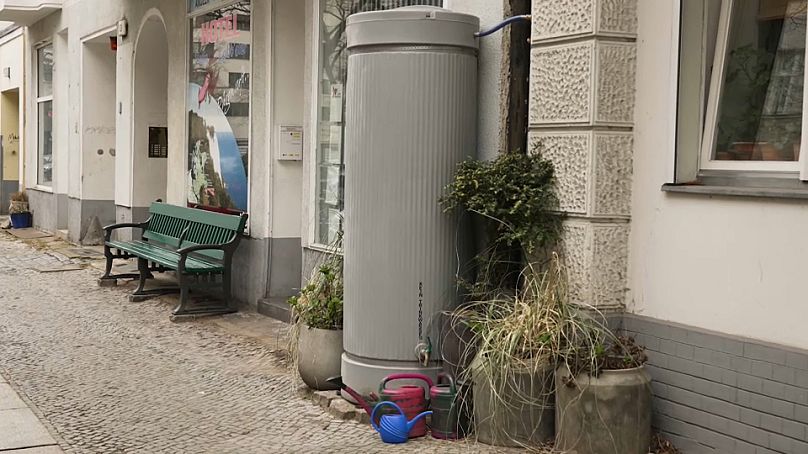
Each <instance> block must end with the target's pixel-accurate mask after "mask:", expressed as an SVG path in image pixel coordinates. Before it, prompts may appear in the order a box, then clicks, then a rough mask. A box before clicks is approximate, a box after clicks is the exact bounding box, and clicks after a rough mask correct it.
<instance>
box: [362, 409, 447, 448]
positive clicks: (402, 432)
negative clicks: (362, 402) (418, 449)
mask: <svg viewBox="0 0 808 454" xmlns="http://www.w3.org/2000/svg"><path fill="white" fill-rule="evenodd" d="M385 405H389V406H391V407H394V408H395V409H396V410H397V411H398V414H397V415H382V418H381V420H380V421H379V424H378V425H376V412H377V411H379V409H380V408H382V407H384V406H385ZM431 414H432V412H431V411H425V412H423V413H421V414H419V415H418V416H416V417H414V418H412V421H409V422H408V421H407V417H406V416H404V411H402V410H401V407H399V406H398V405H396V404H395V403H394V402H390V401H389V400H385V401H382V402H379V403H378V404H376V406H375V407H373V412H371V414H370V424H371V425H372V426H373V428H374V429H376V432H379V435H381V436H382V441H383V442H385V443H404V442H405V441H407V438H408V434H409V433H410V429H412V426H414V425H415V423H417V422H418V420H419V419H421V418H423V417H424V416H426V415H431Z"/></svg>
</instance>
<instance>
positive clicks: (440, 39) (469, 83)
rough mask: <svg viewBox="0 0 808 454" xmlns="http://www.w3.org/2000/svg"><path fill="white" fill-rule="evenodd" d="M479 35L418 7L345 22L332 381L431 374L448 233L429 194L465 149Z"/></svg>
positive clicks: (471, 132) (450, 228)
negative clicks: (337, 372) (339, 272)
mask: <svg viewBox="0 0 808 454" xmlns="http://www.w3.org/2000/svg"><path fill="white" fill-rule="evenodd" d="M478 30H479V19H478V18H477V17H475V16H470V15H467V14H460V13H455V12H452V11H449V10H445V9H442V8H435V7H425V6H415V7H406V8H398V9H393V10H388V11H379V12H369V13H359V14H355V15H353V16H351V17H349V18H348V22H347V29H346V33H347V38H348V49H349V57H348V80H347V87H346V96H347V100H346V102H347V104H346V108H347V113H346V120H345V125H346V129H345V240H344V253H345V265H344V279H345V313H344V329H345V331H344V341H345V353H344V354H343V356H342V375H343V380H344V381H345V383H346V384H348V385H349V386H351V387H353V388H355V389H356V390H357V391H359V392H361V393H363V394H367V393H369V392H371V391H376V390H377V387H378V384H379V382H380V381H381V379H382V378H383V377H384V376H386V375H388V374H391V373H398V372H419V373H423V374H427V375H430V376H432V377H433V378H434V377H435V375H436V374H437V372H438V371H439V370H440V368H441V366H440V361H439V359H440V349H439V348H440V346H439V332H440V324H441V323H440V320H441V312H442V311H444V310H447V309H450V308H452V307H453V306H454V305H455V304H456V302H457V301H456V300H457V289H456V277H455V276H456V273H457V270H458V250H457V247H458V244H459V241H458V234H459V232H458V225H457V222H456V219H455V218H454V217H453V216H451V215H449V214H447V213H444V212H443V211H442V210H441V207H440V205H439V203H438V199H439V197H440V196H441V194H442V193H443V189H444V187H445V186H446V185H447V184H449V183H450V181H451V179H452V177H453V175H454V172H455V170H456V168H457V164H458V163H459V162H460V161H462V160H464V159H466V158H468V157H470V156H474V155H475V154H476V134H477V133H476V125H477V38H475V37H474V33H475V32H477V31H478ZM427 338H428V339H429V340H430V341H431V343H432V353H431V356H430V357H429V360H428V362H427V363H426V364H423V362H421V361H419V358H418V356H417V353H416V350H417V349H418V348H419V344H422V342H423V341H426V340H427ZM421 348H423V344H422V345H421Z"/></svg>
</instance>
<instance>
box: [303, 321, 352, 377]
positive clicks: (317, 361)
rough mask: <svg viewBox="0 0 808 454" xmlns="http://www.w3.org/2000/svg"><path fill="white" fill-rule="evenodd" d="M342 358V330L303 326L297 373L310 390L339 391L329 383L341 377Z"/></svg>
mask: <svg viewBox="0 0 808 454" xmlns="http://www.w3.org/2000/svg"><path fill="white" fill-rule="evenodd" d="M341 357H342V330H331V329H318V328H309V327H308V326H303V327H301V328H300V337H299V338H298V343H297V371H298V373H299V374H300V378H302V379H303V382H304V383H306V385H308V386H309V388H312V389H316V390H318V391H327V390H332V389H337V386H336V385H333V384H331V383H328V382H327V381H326V380H328V379H329V378H331V377H335V376H337V375H340V358H341Z"/></svg>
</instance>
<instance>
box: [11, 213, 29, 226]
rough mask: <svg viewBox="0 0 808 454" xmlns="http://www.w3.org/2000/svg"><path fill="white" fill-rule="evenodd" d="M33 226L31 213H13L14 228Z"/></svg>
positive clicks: (12, 224) (12, 222)
mask: <svg viewBox="0 0 808 454" xmlns="http://www.w3.org/2000/svg"><path fill="white" fill-rule="evenodd" d="M28 227H31V213H14V214H12V215H11V228H12V229H25V228H28Z"/></svg>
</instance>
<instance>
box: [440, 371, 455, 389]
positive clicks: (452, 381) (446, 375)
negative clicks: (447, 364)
mask: <svg viewBox="0 0 808 454" xmlns="http://www.w3.org/2000/svg"><path fill="white" fill-rule="evenodd" d="M443 378H445V379H446V380H447V381H448V382H449V389H450V390H451V391H452V394H456V393H457V388H455V382H454V379H453V378H452V376H451V375H449V374H447V373H445V372H441V373H439V374H438V384H440V382H442V381H443V380H442V379H443Z"/></svg>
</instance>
